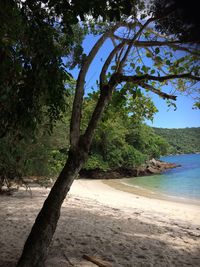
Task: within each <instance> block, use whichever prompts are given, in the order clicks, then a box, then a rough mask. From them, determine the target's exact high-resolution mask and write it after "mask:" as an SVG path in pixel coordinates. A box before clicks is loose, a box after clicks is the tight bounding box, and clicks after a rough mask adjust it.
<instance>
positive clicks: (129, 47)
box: [118, 18, 156, 72]
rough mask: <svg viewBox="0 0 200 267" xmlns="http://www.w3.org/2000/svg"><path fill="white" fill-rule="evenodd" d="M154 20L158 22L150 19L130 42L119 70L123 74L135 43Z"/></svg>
mask: <svg viewBox="0 0 200 267" xmlns="http://www.w3.org/2000/svg"><path fill="white" fill-rule="evenodd" d="M154 20H156V18H149V19H148V20H147V21H146V22H145V23H144V24H143V25H142V26H141V28H140V29H139V31H138V32H137V33H136V34H135V35H134V37H133V38H132V39H131V40H130V43H129V45H128V48H127V50H126V52H125V54H124V57H123V58H122V60H121V62H120V64H119V68H118V71H119V72H121V71H122V68H123V66H124V63H125V61H126V59H127V57H128V54H129V52H130V50H131V48H132V46H133V43H134V42H135V40H136V39H137V38H138V37H139V36H140V34H141V33H142V31H143V30H144V29H145V28H146V27H147V26H148V25H149V24H150V23H151V22H153V21H154Z"/></svg>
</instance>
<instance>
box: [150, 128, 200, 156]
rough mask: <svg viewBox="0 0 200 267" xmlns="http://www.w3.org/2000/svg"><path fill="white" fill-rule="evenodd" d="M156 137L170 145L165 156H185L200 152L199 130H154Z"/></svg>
mask: <svg viewBox="0 0 200 267" xmlns="http://www.w3.org/2000/svg"><path fill="white" fill-rule="evenodd" d="M154 131H155V133H156V134H157V135H159V136H161V137H162V138H164V139H165V140H166V141H167V142H168V143H169V145H170V148H169V151H167V152H165V154H185V153H196V152H200V142H199V140H200V128H199V127H197V128H183V129H181V128H179V129H165V128H154Z"/></svg>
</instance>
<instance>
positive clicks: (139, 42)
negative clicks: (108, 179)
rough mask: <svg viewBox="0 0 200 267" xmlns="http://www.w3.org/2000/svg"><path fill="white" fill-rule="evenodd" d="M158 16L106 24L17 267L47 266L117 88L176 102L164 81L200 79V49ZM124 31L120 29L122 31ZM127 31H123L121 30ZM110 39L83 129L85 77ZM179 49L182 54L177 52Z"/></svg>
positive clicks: (78, 88) (79, 83) (78, 87)
mask: <svg viewBox="0 0 200 267" xmlns="http://www.w3.org/2000/svg"><path fill="white" fill-rule="evenodd" d="M142 15H143V14H142ZM142 17H143V18H144V16H142ZM158 19H161V17H149V18H148V19H145V20H144V21H141V20H139V19H137V17H135V16H133V17H132V18H129V19H125V18H124V19H123V20H121V21H120V22H116V23H111V24H110V25H107V26H106V27H105V31H104V32H103V33H102V35H101V37H100V38H99V39H98V41H97V42H96V44H95V45H94V46H93V48H92V49H91V51H90V53H89V54H88V56H86V58H85V60H84V62H83V64H82V67H81V69H80V72H79V76H78V80H77V83H76V91H75V97H74V102H73V110H72V116H71V124H70V149H69V152H68V159H67V161H66V163H65V165H64V167H63V169H62V171H61V173H60V175H59V177H58V178H57V180H56V182H55V184H54V186H53V187H52V189H51V191H50V193H49V195H48V197H47V199H46V200H45V202H44V205H43V207H42V209H41V211H40V212H39V214H38V216H37V218H36V221H35V223H34V225H33V227H32V230H31V233H30V235H29V237H28V239H27V241H26V243H25V246H24V250H23V253H22V255H21V258H20V260H19V262H18V265H17V266H18V267H25V266H30V267H31V266H37V267H40V266H44V261H45V258H46V256H47V252H48V247H49V245H50V243H51V240H52V237H53V234H54V232H55V229H56V225H57V222H58V219H59V217H60V208H61V205H62V203H63V201H64V199H65V197H66V195H67V192H68V191H69V189H70V187H71V185H72V183H73V181H74V179H75V178H76V177H77V175H78V173H79V171H80V169H81V168H82V166H83V164H84V163H85V161H86V159H87V156H88V152H89V148H90V145H91V142H92V138H93V136H94V132H95V129H96V127H97V124H98V122H99V120H100V118H101V116H102V114H103V111H104V109H105V107H106V106H107V105H108V103H109V102H110V101H111V98H112V95H113V92H114V90H120V88H124V86H123V85H124V84H128V85H129V86H127V87H126V89H124V90H123V93H124V94H132V95H134V94H140V91H141V90H143V89H145V90H147V91H150V92H152V93H154V94H157V95H158V96H160V97H161V98H164V99H166V100H168V101H173V100H175V99H176V96H175V95H174V94H172V93H171V94H170V93H166V92H164V91H163V90H161V88H160V87H161V86H162V85H165V84H166V83H170V82H171V83H172V84H173V88H174V87H175V81H179V83H177V86H178V89H179V90H183V89H184V85H185V86H187V87H188V86H190V88H191V87H192V86H194V85H195V83H196V82H197V81H199V80H200V77H199V69H198V65H197V60H198V58H199V53H198V51H196V49H195V47H188V46H187V44H186V45H184V43H181V42H180V41H179V40H176V39H175V40H174V39H172V38H171V37H167V36H166V35H164V36H163V35H161V34H160V33H159V32H157V31H156V30H155V29H154V22H155V21H157V20H158ZM119 29H120V31H117V30H119ZM122 30H123V34H120V32H122ZM108 38H110V39H111V40H113V50H112V51H111V53H110V54H109V55H108V56H107V58H106V59H105V62H104V64H103V66H102V69H101V74H100V77H99V98H98V101H97V104H96V107H95V109H94V111H93V113H92V114H91V118H90V120H89V123H88V125H87V127H86V129H85V131H84V132H83V133H81V128H80V127H81V113H82V104H83V95H84V84H85V77H86V74H87V71H88V69H89V67H90V65H91V63H92V61H93V60H94V58H95V56H96V55H97V53H98V51H99V49H100V48H101V47H102V45H103V44H104V43H105V41H106V40H107V39H108ZM178 51H181V52H183V53H182V54H178V55H177V52H178ZM107 74H109V75H107ZM120 85H121V87H120ZM173 90H174V89H173Z"/></svg>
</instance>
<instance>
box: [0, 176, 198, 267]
mask: <svg viewBox="0 0 200 267" xmlns="http://www.w3.org/2000/svg"><path fill="white" fill-rule="evenodd" d="M48 192H49V189H45V188H37V187H35V188H33V189H32V193H33V197H32V198H31V197H30V195H29V193H28V192H26V191H25V190H20V191H19V192H17V193H15V195H14V196H0V267H14V266H15V264H16V261H17V259H18V257H19V255H20V253H21V250H22V247H23V244H24V241H25V239H26V237H27V235H28V233H29V232H30V229H31V226H32V224H33V222H34V220H35V217H36V215H37V213H38V211H39V210H40V208H41V206H42V204H43V202H44V200H45V198H46V196H47V194H48ZM84 254H86V255H90V256H95V257H98V258H100V259H102V260H105V261H107V262H109V263H110V264H111V265H112V266H113V267H115V266H116V267H134V266H136V267H137V266H138V267H140V266H141V267H143V266H144V267H147V266H152V267H154V266H157V267H164V266H166V267H168V266H180V267H182V266H194V267H197V266H200V206H197V205H192V204H185V203H174V202H171V201H167V200H162V199H153V198H149V197H145V196H139V195H134V194H130V193H128V192H124V191H119V190H117V189H115V188H114V187H111V186H109V185H107V184H104V183H103V182H102V181H101V180H76V181H75V182H74V184H73V186H72V188H71V190H70V193H69V195H68V196H67V198H66V200H65V201H64V203H63V206H62V212H61V218H60V220H59V223H58V227H57V230H56V233H55V236H54V239H53V242H52V245H51V248H50V251H49V257H48V260H47V262H46V266H47V267H58V266H59V267H64V266H65V267H66V266H76V267H79V266H80V267H83V266H84V267H92V266H94V267H95V266H96V265H94V264H92V263H90V262H88V261H87V260H85V259H83V255H84Z"/></svg>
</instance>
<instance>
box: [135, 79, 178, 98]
mask: <svg viewBox="0 0 200 267" xmlns="http://www.w3.org/2000/svg"><path fill="white" fill-rule="evenodd" d="M140 85H141V86H142V87H143V88H145V89H147V90H149V91H151V92H153V93H154V94H156V95H159V96H160V97H162V98H163V99H172V100H176V98H177V96H175V95H170V94H167V93H164V92H161V91H160V90H158V89H156V88H154V87H153V86H152V85H149V84H147V83H140Z"/></svg>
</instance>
